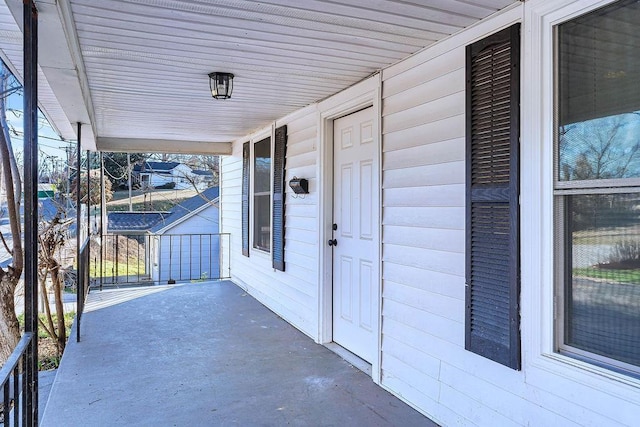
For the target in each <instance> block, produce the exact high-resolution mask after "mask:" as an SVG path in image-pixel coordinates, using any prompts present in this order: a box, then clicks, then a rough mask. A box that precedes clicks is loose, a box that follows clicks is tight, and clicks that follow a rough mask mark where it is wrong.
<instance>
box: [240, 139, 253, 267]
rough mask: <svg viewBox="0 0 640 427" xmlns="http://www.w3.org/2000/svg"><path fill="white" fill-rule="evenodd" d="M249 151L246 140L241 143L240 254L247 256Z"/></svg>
mask: <svg viewBox="0 0 640 427" xmlns="http://www.w3.org/2000/svg"><path fill="white" fill-rule="evenodd" d="M250 170H251V151H250V146H249V143H248V142H245V143H244V144H242V255H244V256H249V178H250V177H249V171H250Z"/></svg>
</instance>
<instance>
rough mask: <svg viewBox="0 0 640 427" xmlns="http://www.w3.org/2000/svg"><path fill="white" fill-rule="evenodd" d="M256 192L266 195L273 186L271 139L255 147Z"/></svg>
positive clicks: (258, 143)
mask: <svg viewBox="0 0 640 427" xmlns="http://www.w3.org/2000/svg"><path fill="white" fill-rule="evenodd" d="M254 156H255V157H254V171H255V173H254V175H253V176H254V187H253V188H254V190H253V191H254V192H255V193H264V192H268V191H269V187H270V186H271V140H270V139H269V138H267V139H263V140H262V141H260V142H256V143H255V145H254Z"/></svg>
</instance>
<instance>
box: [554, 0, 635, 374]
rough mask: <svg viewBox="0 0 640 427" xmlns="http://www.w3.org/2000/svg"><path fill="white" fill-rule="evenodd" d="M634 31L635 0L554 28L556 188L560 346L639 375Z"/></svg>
mask: <svg viewBox="0 0 640 427" xmlns="http://www.w3.org/2000/svg"><path fill="white" fill-rule="evenodd" d="M638 28H640V3H638V2H637V1H629V0H623V1H619V2H615V3H612V4H610V5H608V6H605V7H603V8H600V9H597V10H595V11H593V12H591V13H588V14H586V15H584V16H580V17H578V18H575V19H572V20H571V21H568V22H566V23H564V24H561V25H559V26H558V28H557V42H558V45H557V49H558V64H557V72H558V98H557V99H558V105H557V120H558V123H557V126H558V127H557V135H558V136H557V153H556V161H557V171H558V174H557V180H556V186H555V195H556V202H557V205H556V214H557V218H556V225H557V230H558V231H557V241H558V243H559V245H558V250H557V253H558V255H559V256H558V260H557V266H558V268H559V269H560V274H559V275H558V277H559V278H560V279H561V282H560V285H559V287H558V291H559V293H560V294H561V298H560V301H564V303H563V304H560V307H558V309H559V310H561V315H560V319H562V320H563V321H562V322H561V323H560V324H559V325H558V334H557V337H558V347H559V350H560V351H562V352H565V353H566V354H569V355H572V356H575V357H579V358H582V359H585V360H588V361H590V362H592V363H596V364H600V365H603V366H607V367H610V368H612V369H618V370H623V371H625V372H631V373H634V374H637V373H638V372H640V369H638V368H637V367H639V366H640V186H639V185H638V183H639V182H640V181H638V180H637V178H640V32H638V31H637V29H638ZM634 178H635V179H634ZM602 180H607V181H606V182H603V181H602Z"/></svg>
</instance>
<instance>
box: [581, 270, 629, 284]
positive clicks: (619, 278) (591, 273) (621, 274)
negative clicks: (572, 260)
mask: <svg viewBox="0 0 640 427" xmlns="http://www.w3.org/2000/svg"><path fill="white" fill-rule="evenodd" d="M573 275H574V276H582V277H589V278H593V279H605V280H608V281H610V282H616V283H633V284H640V270H638V269H634V270H615V269H604V268H593V267H588V268H574V269H573Z"/></svg>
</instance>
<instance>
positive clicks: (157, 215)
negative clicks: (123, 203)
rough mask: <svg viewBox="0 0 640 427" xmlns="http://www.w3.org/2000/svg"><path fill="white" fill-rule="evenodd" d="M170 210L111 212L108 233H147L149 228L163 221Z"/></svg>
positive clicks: (108, 219)
mask: <svg viewBox="0 0 640 427" xmlns="http://www.w3.org/2000/svg"><path fill="white" fill-rule="evenodd" d="M170 215H171V213H170V212H152V211H136V212H109V213H108V214H107V233H109V234H126V235H132V234H147V233H148V232H149V230H150V229H151V228H152V227H153V226H155V225H157V224H160V223H162V221H163V220H164V218H167V217H168V216H170Z"/></svg>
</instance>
